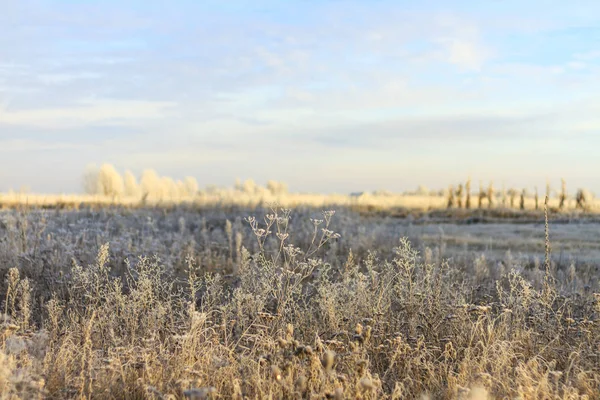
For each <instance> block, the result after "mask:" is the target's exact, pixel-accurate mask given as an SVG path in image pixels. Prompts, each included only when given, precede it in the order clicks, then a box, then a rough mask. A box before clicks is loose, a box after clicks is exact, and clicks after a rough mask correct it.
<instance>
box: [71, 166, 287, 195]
mask: <svg viewBox="0 0 600 400" xmlns="http://www.w3.org/2000/svg"><path fill="white" fill-rule="evenodd" d="M83 189H84V191H85V193H87V194H90V195H99V196H107V197H112V198H113V199H115V198H119V197H133V198H140V199H142V200H143V199H147V198H152V199H158V200H176V199H185V198H190V197H194V196H196V195H197V194H198V193H199V186H198V182H197V181H196V178H194V177H191V176H188V177H186V178H184V179H183V180H177V181H176V180H174V179H172V178H170V177H168V176H160V175H159V174H158V173H157V172H156V171H154V170H152V169H147V170H145V171H144V172H143V173H142V175H141V176H140V178H139V180H138V179H137V177H136V176H135V175H134V174H133V173H132V172H131V171H125V173H124V174H123V175H121V174H120V173H119V171H117V169H116V168H115V167H114V166H112V165H110V164H103V165H101V166H100V167H97V166H95V165H89V166H88V167H87V168H86V171H85V173H84V175H83ZM225 191H229V192H231V189H222V188H217V187H208V188H207V189H206V192H207V193H223V192H225ZM234 192H238V193H245V194H250V195H266V194H272V195H276V196H277V195H282V194H285V193H287V192H288V187H287V185H286V184H285V183H283V182H277V181H273V180H270V181H268V182H267V185H266V186H264V187H263V186H260V185H258V184H257V183H255V182H254V181H253V180H252V179H248V180H246V181H243V182H242V181H240V180H239V179H238V180H236V182H235V186H234Z"/></svg>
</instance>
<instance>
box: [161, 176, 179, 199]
mask: <svg viewBox="0 0 600 400" xmlns="http://www.w3.org/2000/svg"><path fill="white" fill-rule="evenodd" d="M160 180H161V184H162V185H161V186H162V194H161V196H160V198H170V199H176V198H177V197H178V188H177V184H176V183H175V181H174V180H173V178H170V177H168V176H163V177H162V178H161V179H160Z"/></svg>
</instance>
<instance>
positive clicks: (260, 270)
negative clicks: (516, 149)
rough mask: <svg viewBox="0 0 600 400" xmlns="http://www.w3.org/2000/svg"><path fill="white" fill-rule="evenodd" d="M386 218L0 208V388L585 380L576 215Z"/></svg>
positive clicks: (580, 389) (596, 346) (593, 245)
mask: <svg viewBox="0 0 600 400" xmlns="http://www.w3.org/2000/svg"><path fill="white" fill-rule="evenodd" d="M392 215H393V214H391V213H381V212H380V211H379V210H375V211H373V210H372V209H370V208H360V207H358V208H354V211H353V210H352V209H349V208H344V207H339V208H338V210H337V212H336V213H335V215H333V214H332V213H325V214H323V213H321V212H320V211H319V210H318V209H315V208H312V207H306V206H304V207H298V208H296V209H294V210H292V211H286V210H281V209H275V210H269V209H263V208H260V207H259V208H252V209H247V208H243V207H238V206H232V205H229V206H227V207H217V206H213V207H204V208H198V207H197V206H190V205H187V206H186V205H180V206H171V207H145V208H139V207H135V208H133V207H122V206H113V207H96V208H88V207H80V208H79V209H73V210H69V209H60V208H55V209H46V210H44V209H36V208H27V207H21V208H18V209H15V208H9V209H5V210H3V211H0V277H1V278H2V282H3V285H2V289H1V291H0V294H1V299H2V300H1V301H0V305H1V306H2V313H3V320H4V322H3V324H2V331H0V333H1V336H0V340H1V342H0V345H1V348H2V351H1V352H0V358H1V360H0V361H1V362H0V398H6V399H17V398H21V399H31V398H42V397H47V398H99V399H113V398H114V399H117V398H132V399H133V398H138V399H139V398H147V399H159V398H163V399H167V398H194V399H204V398H223V399H226V398H239V399H241V398H274V399H275V398H294V399H295V398H298V399H300V398H315V399H320V398H335V399H343V398H365V399H367V398H368V399H375V398H395V399H403V398H421V397H422V396H429V397H430V398H432V399H455V398H460V399H484V398H511V399H513V398H522V399H549V398H556V399H559V398H560V399H563V398H569V399H575V398H598V397H599V394H600V359H599V355H600V324H599V319H600V295H599V294H598V293H600V287H599V279H598V277H599V271H598V265H600V240H598V239H599V236H600V229H599V228H600V223H599V221H598V220H597V218H596V217H595V216H594V215H593V214H586V215H582V214H574V213H572V214H551V215H550V239H551V246H552V254H551V261H550V265H549V267H548V268H546V266H545V240H544V221H543V213H539V212H538V213H535V212H520V211H510V210H504V211H502V212H500V211H496V212H487V213H486V212H484V211H483V210H481V211H479V210H476V211H472V212H470V213H467V212H465V211H464V210H462V212H459V211H456V210H454V211H448V210H439V211H431V212H422V213H419V212H416V211H415V212H412V213H409V215H404V214H401V213H399V214H398V215H396V216H392ZM249 216H254V217H255V218H256V219H255V220H253V219H250V220H247V218H248V217H249ZM265 224H267V225H270V227H269V228H267V227H266V226H265ZM267 231H270V232H271V233H270V234H267ZM405 238H406V239H405ZM146 257H147V258H146ZM546 271H547V272H546Z"/></svg>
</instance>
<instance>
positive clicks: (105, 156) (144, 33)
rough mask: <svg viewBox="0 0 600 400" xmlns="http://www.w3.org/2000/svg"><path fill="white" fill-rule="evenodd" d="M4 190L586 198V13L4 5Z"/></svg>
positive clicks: (369, 4)
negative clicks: (133, 178) (470, 191)
mask: <svg viewBox="0 0 600 400" xmlns="http://www.w3.org/2000/svg"><path fill="white" fill-rule="evenodd" d="M0 10H2V12H1V13H0V190H7V189H9V188H14V189H18V188H19V187H21V186H28V187H30V188H31V189H32V190H33V191H37V192H61V191H63V192H76V191H79V190H81V185H80V183H81V175H82V173H83V170H84V168H85V166H86V165H87V164H89V163H96V164H99V163H102V162H110V163H112V164H114V165H115V166H116V167H117V168H119V169H120V170H124V169H131V170H133V171H134V172H136V173H140V172H141V171H142V170H143V169H145V168H155V169H156V170H158V171H159V172H160V173H162V174H166V175H171V176H173V177H175V178H179V177H183V176H185V175H193V176H196V177H197V178H198V180H199V182H200V183H201V185H206V184H218V185H231V184H232V183H233V181H234V180H235V178H237V177H239V178H241V179H245V178H254V179H255V180H257V181H258V182H265V181H266V180H267V179H277V180H283V181H285V182H287V183H288V184H289V185H290V187H291V189H292V190H296V191H321V192H349V191H358V190H374V189H388V190H393V191H400V190H405V189H413V188H415V187H416V186H417V185H419V184H423V185H426V186H428V187H433V188H440V187H445V186H446V185H448V184H449V183H453V182H456V181H459V180H464V179H466V177H467V176H471V177H472V178H473V180H474V181H475V182H478V181H479V180H483V181H486V182H487V181H489V180H493V181H494V182H495V183H496V185H497V186H500V185H501V184H502V183H503V182H504V183H505V184H506V185H507V186H513V185H514V186H518V187H524V186H527V187H530V188H533V186H535V185H538V186H539V187H544V186H545V182H546V180H547V179H550V180H552V182H554V185H555V186H558V185H559V182H560V178H561V177H565V178H566V179H567V182H568V184H569V185H570V186H571V187H572V188H573V190H574V188H575V187H586V188H590V189H592V190H594V191H596V192H597V193H599V194H600V179H598V178H597V175H596V171H597V170H599V169H600V158H599V157H598V154H597V153H598V149H600V112H599V111H600V94H599V93H600V2H597V1H577V0H573V1H570V2H565V1H562V0H561V1H553V0H544V1H542V0H530V1H527V2H523V1H512V0H490V1H483V2H482V1H466V0H464V1H452V0H437V1H427V0H425V1H419V2H415V1H411V2H409V1H341V0H331V1H317V0H304V1H299V0H297V1H234V0H230V1H212V0H210V1H208V0H207V1H192V0H186V1H173V2H170V3H167V2H164V1H152V0H150V1H126V0H124V1H116V0H109V1H91V0H90V1H75V0H70V1H66V0H62V1H59V0H38V1H30V0H19V1H13V0H0Z"/></svg>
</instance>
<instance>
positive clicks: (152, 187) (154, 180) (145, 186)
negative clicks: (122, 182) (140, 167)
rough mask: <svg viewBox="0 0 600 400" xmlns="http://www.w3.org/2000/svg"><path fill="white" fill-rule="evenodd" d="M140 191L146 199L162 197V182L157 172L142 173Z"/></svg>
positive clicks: (147, 171) (148, 170) (149, 170)
mask: <svg viewBox="0 0 600 400" xmlns="http://www.w3.org/2000/svg"><path fill="white" fill-rule="evenodd" d="M140 189H141V192H142V196H143V197H144V198H147V197H161V196H162V192H163V190H162V182H161V179H160V176H158V174H157V173H156V171H155V170H153V169H147V170H145V171H144V172H143V173H142V178H141V179H140Z"/></svg>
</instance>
